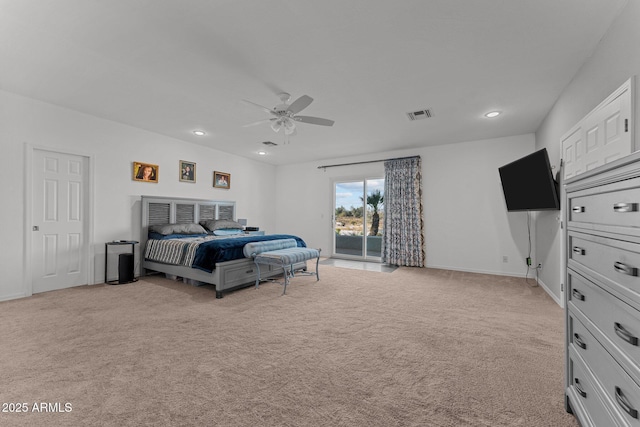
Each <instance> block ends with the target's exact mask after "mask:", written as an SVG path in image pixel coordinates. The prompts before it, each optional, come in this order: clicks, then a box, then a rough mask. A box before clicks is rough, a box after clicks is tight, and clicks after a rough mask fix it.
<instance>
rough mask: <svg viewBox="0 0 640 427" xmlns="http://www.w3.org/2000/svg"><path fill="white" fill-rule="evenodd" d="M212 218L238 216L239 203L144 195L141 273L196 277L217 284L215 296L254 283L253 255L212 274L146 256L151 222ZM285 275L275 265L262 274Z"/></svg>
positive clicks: (219, 267) (219, 266)
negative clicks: (148, 258) (146, 257)
mask: <svg viewBox="0 0 640 427" xmlns="http://www.w3.org/2000/svg"><path fill="white" fill-rule="evenodd" d="M210 219H231V220H235V219H236V202H231V201H221V200H202V199H183V198H175V197H155V196H142V224H141V229H140V250H141V255H142V256H141V259H142V274H143V275H144V274H149V272H152V271H155V272H160V273H165V274H167V275H171V276H176V277H181V278H183V279H190V280H195V281H198V282H203V283H206V284H211V285H215V287H216V298H222V296H223V294H222V293H223V292H225V291H229V290H234V289H238V288H240V287H245V286H249V285H252V284H254V283H255V281H256V277H257V273H258V272H257V268H256V266H255V264H254V262H253V259H251V258H244V259H238V260H233V261H225V262H219V263H216V265H215V269H214V270H213V272H211V273H207V272H206V271H202V270H199V269H197V268H190V267H186V266H180V265H171V264H163V263H159V262H154V261H149V260H146V259H144V253H145V248H146V244H147V236H148V233H149V226H150V225H159V224H188V223H199V222H200V221H205V220H210ZM306 267H307V264H306V262H305V263H303V264H300V265H298V264H296V266H295V268H296V269H299V268H302V269H305V270H306ZM279 274H282V269H279V270H278V269H276V268H272V269H270V270H269V271H264V270H263V271H262V272H261V277H262V278H264V277H272V276H276V275H279Z"/></svg>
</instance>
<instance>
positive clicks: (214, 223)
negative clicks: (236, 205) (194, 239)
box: [200, 219, 242, 231]
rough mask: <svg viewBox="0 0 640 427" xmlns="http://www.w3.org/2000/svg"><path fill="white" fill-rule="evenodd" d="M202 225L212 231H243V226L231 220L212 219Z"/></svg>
mask: <svg viewBox="0 0 640 427" xmlns="http://www.w3.org/2000/svg"><path fill="white" fill-rule="evenodd" d="M200 224H202V225H203V226H204V227H205V228H206V229H208V230H211V231H216V230H224V229H226V228H235V229H236V230H237V229H240V230H241V229H242V224H240V223H238V222H236V221H232V220H230V219H210V220H208V221H203V222H201V223H200Z"/></svg>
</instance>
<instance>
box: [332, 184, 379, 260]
mask: <svg viewBox="0 0 640 427" xmlns="http://www.w3.org/2000/svg"><path fill="white" fill-rule="evenodd" d="M333 194H334V206H333V207H334V221H333V224H334V225H333V227H334V230H333V231H334V233H333V235H334V246H333V254H334V256H335V257H340V258H349V259H359V260H369V261H380V259H381V257H382V235H383V233H384V178H369V179H362V180H352V181H338V182H335V183H334V192H333Z"/></svg>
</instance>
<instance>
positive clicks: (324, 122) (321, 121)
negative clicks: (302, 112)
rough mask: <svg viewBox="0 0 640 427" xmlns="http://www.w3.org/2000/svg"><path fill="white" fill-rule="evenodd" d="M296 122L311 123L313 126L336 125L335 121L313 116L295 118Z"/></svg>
mask: <svg viewBox="0 0 640 427" xmlns="http://www.w3.org/2000/svg"><path fill="white" fill-rule="evenodd" d="M293 119H294V120H296V121H298V122H302V123H311V124H312V125H322V126H333V124H334V123H335V122H334V121H333V120H329V119H321V118H320V117H311V116H295V117H294V118H293Z"/></svg>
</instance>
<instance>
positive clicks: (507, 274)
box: [426, 265, 535, 279]
mask: <svg viewBox="0 0 640 427" xmlns="http://www.w3.org/2000/svg"><path fill="white" fill-rule="evenodd" d="M426 267H427V268H439V269H441V270H452V271H462V272H465V273H478V274H492V275H494V276H509V277H522V278H524V277H525V275H524V274H516V273H507V272H504V271H490V270H476V269H473V268H460V267H448V266H443V265H427V266H426ZM534 279H535V278H534Z"/></svg>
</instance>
